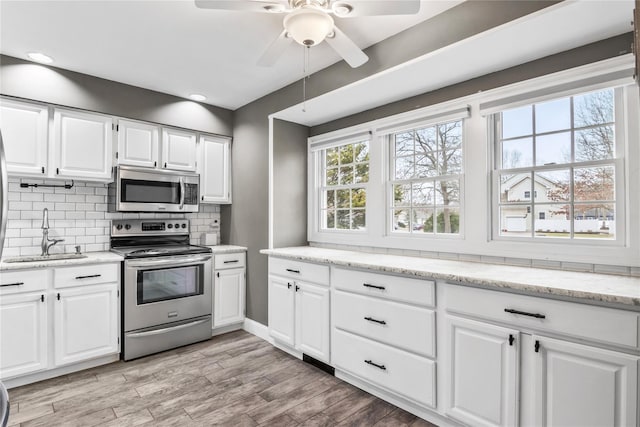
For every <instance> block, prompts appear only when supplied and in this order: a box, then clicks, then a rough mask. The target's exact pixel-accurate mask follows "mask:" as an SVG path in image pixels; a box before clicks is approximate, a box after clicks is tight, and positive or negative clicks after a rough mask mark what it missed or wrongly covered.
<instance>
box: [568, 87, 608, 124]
mask: <svg viewBox="0 0 640 427" xmlns="http://www.w3.org/2000/svg"><path fill="white" fill-rule="evenodd" d="M613 100H614V92H613V89H607V90H603V91H600V92H592V93H587V94H585V95H581V96H576V97H574V98H573V120H574V126H575V127H584V126H593V125H599V124H604V123H613V117H614V114H613V112H614V106H613Z"/></svg>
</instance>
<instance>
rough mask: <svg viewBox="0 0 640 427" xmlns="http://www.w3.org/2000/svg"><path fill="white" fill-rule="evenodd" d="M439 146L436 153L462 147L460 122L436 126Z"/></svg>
mask: <svg viewBox="0 0 640 427" xmlns="http://www.w3.org/2000/svg"><path fill="white" fill-rule="evenodd" d="M438 137H439V138H440V145H439V147H438V151H442V150H455V149H457V148H461V147H462V121H460V120H459V121H457V122H450V123H445V124H442V125H438Z"/></svg>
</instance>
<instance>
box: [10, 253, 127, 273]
mask: <svg viewBox="0 0 640 427" xmlns="http://www.w3.org/2000/svg"><path fill="white" fill-rule="evenodd" d="M83 255H86V256H87V257H86V258H72V259H59V260H52V261H31V262H11V263H9V262H4V261H1V262H0V271H10V270H28V269H33V268H47V267H66V266H71V265H82V264H104V263H108V262H120V261H122V260H123V258H122V257H121V256H120V255H117V254H115V253H113V252H86V253H84V254H83ZM7 258H13V257H7Z"/></svg>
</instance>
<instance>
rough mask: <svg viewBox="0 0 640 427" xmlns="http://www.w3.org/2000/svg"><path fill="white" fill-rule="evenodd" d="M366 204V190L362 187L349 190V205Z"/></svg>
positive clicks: (359, 205)
mask: <svg viewBox="0 0 640 427" xmlns="http://www.w3.org/2000/svg"><path fill="white" fill-rule="evenodd" d="M366 205H367V192H366V191H365V189H364V188H354V189H353V190H351V206H352V207H354V208H364V207H365V206H366Z"/></svg>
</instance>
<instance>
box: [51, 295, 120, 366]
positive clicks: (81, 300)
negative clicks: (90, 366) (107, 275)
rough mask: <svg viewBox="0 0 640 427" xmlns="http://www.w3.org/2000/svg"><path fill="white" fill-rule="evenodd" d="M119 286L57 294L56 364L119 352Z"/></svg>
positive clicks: (55, 303)
mask: <svg viewBox="0 0 640 427" xmlns="http://www.w3.org/2000/svg"><path fill="white" fill-rule="evenodd" d="M117 292H118V285H117V284H115V283H114V284H107V285H88V286H84V287H77V288H68V289H63V290H60V292H56V294H55V298H56V301H54V306H55V309H54V317H55V323H54V330H55V332H54V335H55V340H54V341H55V361H56V365H57V366H60V365H66V364H68V363H73V362H79V361H82V360H86V359H91V358H94V357H99V356H104V355H108V354H113V353H117V352H118V294H117Z"/></svg>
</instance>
